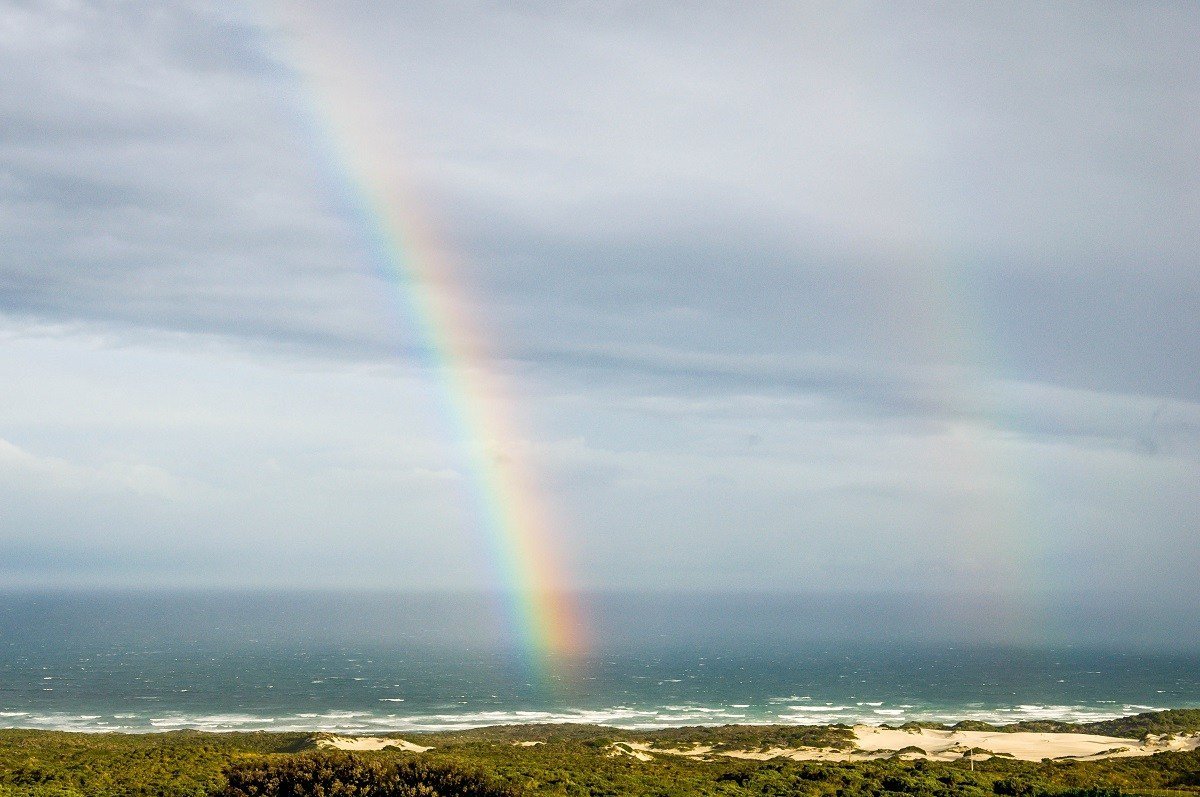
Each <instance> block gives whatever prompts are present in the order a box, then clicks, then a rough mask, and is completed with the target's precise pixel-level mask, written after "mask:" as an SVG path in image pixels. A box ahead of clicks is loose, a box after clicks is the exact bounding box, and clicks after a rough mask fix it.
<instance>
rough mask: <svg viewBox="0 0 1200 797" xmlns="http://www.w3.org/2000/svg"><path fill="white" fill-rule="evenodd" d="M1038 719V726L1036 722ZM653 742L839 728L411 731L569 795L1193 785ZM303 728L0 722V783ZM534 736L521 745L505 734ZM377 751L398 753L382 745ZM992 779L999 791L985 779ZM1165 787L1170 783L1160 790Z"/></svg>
mask: <svg viewBox="0 0 1200 797" xmlns="http://www.w3.org/2000/svg"><path fill="white" fill-rule="evenodd" d="M1038 729H1039V730H1041V729H1042V728H1038ZM1068 729H1069V730H1077V731H1086V732H1090V733H1111V734H1114V735H1121V736H1140V735H1142V734H1143V733H1146V732H1150V733H1161V732H1164V731H1169V732H1180V731H1200V711H1187V712H1162V713H1159V714H1152V715H1139V716H1137V717H1129V718H1125V719H1123V720H1116V721H1113V722H1112V723H1093V724H1089V725H1084V726H1070V727H1069V728H1068ZM618 738H619V739H627V740H632V739H637V740H639V741H646V742H650V743H652V744H656V745H658V746H675V745H688V744H692V743H703V744H712V745H716V746H719V747H726V748H734V747H737V748H762V747H769V746H773V745H776V744H786V745H794V744H799V743H804V744H819V745H823V746H825V745H830V746H836V745H838V744H839V743H842V742H844V740H845V731H844V729H837V728H832V729H830V728H795V727H754V726H729V727H725V728H685V729H674V730H669V731H654V732H626V731H618V730H615V729H613V728H603V727H596V726H570V725H568V726H563V725H557V726H509V727H500V728H486V729H480V730H476V731H463V732H458V733H443V734H428V735H422V736H421V737H420V739H419V740H420V741H421V743H423V744H431V745H435V746H436V749H435V750H434V751H433V752H431V753H426V754H423V755H425V756H428V757H430V758H431V759H433V760H437V761H444V762H448V763H454V764H459V765H463V766H466V767H469V768H474V769H482V770H485V771H487V772H490V773H492V774H494V775H496V776H498V777H500V778H501V779H503V780H505V781H507V782H509V783H511V784H512V785H515V786H518V787H520V788H521V789H523V790H525V791H526V792H527V793H529V794H537V795H542V794H545V795H550V794H571V795H584V794H593V795H622V794H631V795H632V794H638V795H664V796H665V795H684V794H696V795H717V794H720V795H784V794H798V795H829V796H830V797H833V796H834V795H837V794H839V792H840V793H841V795H843V797H853V796H854V795H866V794H883V793H886V792H891V793H908V794H928V795H945V797H953V796H956V795H962V797H982V796H983V795H992V794H996V793H1009V794H1027V793H1030V792H1029V791H1028V790H1029V789H1037V790H1040V791H1042V792H1049V793H1059V792H1067V791H1069V790H1071V789H1087V788H1097V787H1100V788H1119V789H1123V790H1124V791H1126V792H1128V793H1135V794H1159V795H1162V794H1168V793H1171V794H1176V795H1185V794H1187V793H1192V794H1196V795H1197V796H1198V797H1200V753H1164V754H1160V755H1157V756H1151V757H1147V758H1133V759H1113V760H1108V761H1098V762H1058V763H1031V762H1019V761H1009V760H1002V759H995V760H991V761H987V762H981V763H977V764H976V770H975V772H970V771H969V770H968V767H967V765H966V764H965V763H952V764H939V763H934V762H925V761H917V762H902V761H880V762H862V763H854V764H813V763H796V762H790V761H769V762H761V763H760V762H746V761H734V760H730V759H725V760H715V761H711V762H706V761H693V760H688V759H683V758H680V757H678V756H657V757H655V759H654V760H653V761H649V762H643V761H636V760H633V759H631V758H627V757H612V756H610V755H609V754H608V753H609V749H608V744H609V743H610V742H611V741H612V740H614V739H618ZM309 740H310V736H309V735H307V734H298V733H291V734H287V733H231V734H202V733H194V732H177V733H161V734H146V735H121V734H72V733H58V732H50V731H15V730H5V731H0V797H16V796H17V795H21V797H50V796H51V795H58V796H59V797H64V796H66V795H83V794H86V795H96V796H97V797H109V796H110V795H114V796H115V795H151V794H155V795H157V794H161V795H166V796H167V797H183V796H185V795H186V797H199V795H205V794H209V793H211V792H212V791H214V790H216V789H218V788H219V787H220V786H221V784H222V783H223V777H222V774H221V773H222V772H223V770H224V769H225V768H226V767H227V766H228V765H229V764H230V763H231V762H233V761H237V760H246V759H248V758H254V757H261V756H284V755H290V754H293V753H294V752H296V751H298V750H301V749H303V748H305V747H306V746H307V745H308V743H309ZM527 740H539V741H545V742H546V744H542V745H537V746H535V747H522V746H517V745H515V744H514V743H515V742H518V741H527ZM368 755H380V756H393V755H409V754H403V753H396V752H390V751H388V752H383V753H378V754H368ZM997 783H999V786H997ZM997 789H999V791H998V792H997ZM1165 789H1171V790H1175V791H1172V792H1163V791H1160V790H1165Z"/></svg>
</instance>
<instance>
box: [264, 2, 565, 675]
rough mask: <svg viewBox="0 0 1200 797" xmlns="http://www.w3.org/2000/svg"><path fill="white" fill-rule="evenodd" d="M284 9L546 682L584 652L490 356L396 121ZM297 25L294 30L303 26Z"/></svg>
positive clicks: (316, 112) (328, 137) (521, 640)
mask: <svg viewBox="0 0 1200 797" xmlns="http://www.w3.org/2000/svg"><path fill="white" fill-rule="evenodd" d="M298 11H299V10H298V9H297V8H294V7H288V9H287V16H286V17H284V16H283V15H279V16H277V19H285V18H286V19H287V20H288V23H289V24H287V25H285V26H284V37H283V38H284V41H283V42H281V45H282V46H283V49H284V52H285V53H287V54H290V55H291V58H289V59H287V60H289V61H290V62H291V64H292V66H293V69H294V72H295V74H296V75H297V76H298V78H299V81H300V83H301V85H302V91H303V93H304V95H306V99H307V100H308V104H311V106H312V111H311V118H310V120H309V126H310V127H312V128H313V130H314V132H315V133H316V134H317V136H319V137H320V138H322V139H324V143H323V144H322V145H321V147H320V148H321V149H322V150H324V151H323V152H322V153H320V154H321V155H322V156H323V157H329V158H332V160H333V164H334V165H335V167H336V168H337V171H338V172H339V173H340V174H341V182H342V183H343V186H342V187H344V188H345V189H346V190H347V192H348V194H349V198H350V201H351V202H352V204H353V206H354V207H353V210H354V212H355V214H356V216H357V219H358V225H359V229H360V232H361V233H362V234H363V236H364V237H365V238H366V240H367V241H368V243H369V245H370V247H371V250H372V252H373V260H374V261H375V264H376V268H377V271H378V274H379V276H380V277H381V278H382V280H383V282H384V283H385V284H386V285H387V286H389V288H390V293H391V294H392V298H393V300H395V301H397V302H398V304H399V305H400V309H401V312H402V314H403V315H404V316H405V317H406V318H407V319H408V320H409V321H410V322H411V323H412V325H413V327H414V328H415V331H416V335H417V337H418V343H419V349H420V351H421V353H422V356H423V357H424V359H425V365H427V366H428V368H429V369H430V371H431V372H432V373H433V374H436V381H437V385H438V388H439V390H440V393H441V398H442V407H443V415H444V418H445V422H446V426H447V428H448V429H449V430H450V432H451V434H452V435H453V437H454V438H455V440H456V441H457V444H458V450H459V452H460V455H461V458H462V464H463V469H464V471H465V475H466V476H467V479H468V482H469V492H470V501H471V504H472V507H471V509H472V515H473V517H474V518H475V520H476V523H477V526H478V529H479V532H480V534H481V535H482V537H483V538H484V539H485V540H486V543H487V546H488V549H489V555H490V558H491V560H492V561H493V562H494V568H495V576H496V577H497V578H498V579H499V581H500V582H501V584H502V591H503V595H504V604H505V613H506V614H507V622H508V625H509V630H510V631H511V633H512V634H513V635H514V637H515V642H516V644H517V646H518V648H519V650H520V651H521V652H522V654H523V657H524V659H525V661H526V663H527V665H528V666H529V668H530V669H531V671H532V672H533V673H534V674H535V675H537V676H540V677H541V678H543V679H549V678H551V677H552V676H554V675H556V674H561V673H562V672H563V669H562V666H563V665H565V664H567V663H568V662H569V661H570V660H572V659H574V658H575V657H576V656H577V655H578V654H580V653H581V652H583V649H584V643H585V636H586V635H585V633H584V631H583V623H582V621H581V617H580V612H579V608H578V606H577V605H575V602H574V599H573V598H572V596H571V592H570V587H571V583H570V579H569V578H568V577H567V571H566V569H565V568H564V566H563V564H562V558H561V556H560V553H559V551H558V550H557V546H556V540H557V537H558V536H559V535H558V533H557V529H558V528H559V527H558V524H557V523H556V522H555V519H554V518H553V517H552V516H551V514H550V512H549V506H548V502H547V501H546V500H545V497H544V496H543V495H541V494H540V492H539V489H538V480H537V479H536V478H535V477H534V474H532V473H531V472H530V468H529V467H528V465H527V463H526V462H525V461H524V460H525V458H524V457H523V456H522V450H523V448H524V446H523V444H522V442H521V441H522V439H523V438H522V436H521V435H520V434H518V432H517V428H516V426H515V424H514V423H513V420H512V412H511V411H510V408H511V407H512V406H513V404H512V402H511V400H510V399H509V398H508V395H507V391H506V390H505V388H504V385H503V383H502V380H501V378H500V373H499V369H498V366H497V358H496V357H495V355H494V354H493V352H492V351H490V350H489V349H488V347H487V346H486V345H485V344H484V335H483V334H482V332H481V330H480V329H479V328H478V327H477V325H476V323H474V319H473V318H472V315H471V313H472V307H474V306H477V305H475V304H474V303H473V302H472V301H471V300H470V296H469V292H468V291H467V289H466V286H465V285H464V284H463V282H462V281H461V280H460V279H459V278H458V277H457V275H456V269H455V264H454V261H453V258H452V257H451V256H450V254H449V252H448V248H447V247H446V246H445V245H444V243H443V242H442V241H440V240H439V239H438V237H437V236H436V235H434V234H433V233H432V232H431V228H430V226H429V225H428V224H427V223H423V221H422V217H421V214H420V213H419V212H418V206H417V204H416V203H415V202H414V201H413V200H412V198H411V197H410V196H409V195H407V194H406V193H405V191H404V188H405V186H406V185H407V183H408V180H407V179H406V175H405V174H404V173H403V171H402V169H401V168H400V166H399V164H400V161H401V159H400V157H399V152H398V150H399V149H400V148H399V147H398V145H397V138H398V137H397V134H396V130H395V125H394V124H386V123H384V122H382V121H381V120H380V119H378V118H375V117H374V116H373V115H372V113H371V109H372V108H378V107H380V105H381V103H380V102H379V98H377V97H370V96H367V93H366V86H365V81H363V80H361V79H355V75H362V74H364V73H363V72H362V71H357V72H356V71H355V70H353V69H349V68H347V66H348V65H347V63H346V61H345V58H344V56H345V55H346V54H345V53H340V52H339V53H338V57H334V55H333V53H332V52H331V51H330V50H329V49H328V48H327V47H324V46H320V45H322V44H323V43H324V39H323V38H322V37H323V36H324V33H323V32H319V31H320V27H319V26H317V25H314V24H302V23H303V20H299V19H297V18H296V16H295V15H296V14H297V13H298ZM298 23H301V24H298Z"/></svg>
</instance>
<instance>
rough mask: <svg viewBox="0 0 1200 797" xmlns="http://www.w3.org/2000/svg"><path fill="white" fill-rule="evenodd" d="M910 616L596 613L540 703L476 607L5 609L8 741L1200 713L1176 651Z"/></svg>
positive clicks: (322, 603) (286, 601)
mask: <svg viewBox="0 0 1200 797" xmlns="http://www.w3.org/2000/svg"><path fill="white" fill-rule="evenodd" d="M896 603H897V601H896V600H895V599H886V600H884V599H880V600H878V601H876V602H875V603H873V604H871V605H869V606H867V605H865V604H861V603H859V604H854V603H850V604H849V605H847V604H846V602H845V601H843V600H842V599H839V598H836V597H827V598H812V597H807V598H803V597H795V596H792V597H788V596H774V597H755V596H707V597H695V596H692V597H685V596H681V597H675V598H666V597H653V596H650V597H647V596H642V597H635V596H611V595H610V596H597V597H595V598H593V599H592V600H591V601H590V605H591V609H592V619H591V622H592V624H593V629H592V634H593V652H592V654H591V655H590V656H588V657H587V659H586V660H585V661H583V662H582V663H581V664H580V665H579V667H578V668H577V669H576V672H575V674H573V675H572V676H570V677H564V678H563V679H561V680H560V681H559V682H557V683H549V684H547V683H543V682H540V681H539V680H538V679H537V678H536V677H534V674H533V672H532V671H531V670H530V668H529V667H528V666H527V662H526V661H525V660H524V659H523V657H522V655H521V652H520V651H518V650H513V649H512V648H511V647H509V646H508V645H507V644H506V643H505V640H506V637H507V634H506V632H505V630H504V627H503V624H502V623H501V622H500V621H499V619H498V615H497V614H496V612H495V607H494V604H493V602H492V601H490V600H489V599H487V598H484V597H471V596H397V595H391V596H388V595H371V594H363V595H352V594H339V595H320V594H292V595H288V594H225V595H221V594H165V593H161V594H153V595H137V594H124V595H122V594H104V593H92V594H58V595H16V594H10V595H7V596H2V601H0V634H2V636H0V726H3V727H28V728H60V729H71V730H89V731H99V730H129V731H151V730H170V729H179V728H199V729H205V730H249V729H257V728H263V729H278V730H295V729H304V730H307V729H322V730H340V731H347V732H382V731H387V730H400V731H418V730H438V729H448V728H460V727H469V726H478V725H493V724H501V723H509V722H556V721H579V722H598V723H608V724H615V725H622V726H627V727H660V726H668V725H688V724H724V723H740V722H784V723H805V724H807V723H832V722H846V723H852V722H864V721H865V722H872V723H882V722H888V723H899V722H904V721H907V720H912V719H935V720H942V721H954V720H958V719H965V718H972V719H983V720H989V721H1000V722H1005V721H1015V720H1020V719H1034V718H1055V719H1068V720H1081V721H1084V720H1090V719H1104V718H1110V717H1113V716H1118V715H1122V714H1130V713H1136V712H1139V711H1146V710H1151V709H1158V708H1176V707H1195V706H1200V652H1198V651H1197V650H1196V649H1195V647H1194V646H1193V645H1191V644H1178V643H1180V642H1181V640H1179V639H1174V640H1167V641H1170V642H1174V643H1176V644H1163V645H1152V644H1148V643H1147V642H1146V641H1145V640H1144V639H1132V638H1130V635H1129V634H1124V635H1122V634H1119V633H1117V631H1116V630H1115V629H1116V628H1117V626H1118V625H1119V623H1118V622H1117V621H1115V620H1114V621H1113V623H1111V624H1109V625H1110V627H1111V628H1112V629H1114V630H1113V631H1112V633H1111V634H1107V635H1106V634H1105V632H1104V629H1105V627H1106V625H1105V623H1104V622H1096V623H1093V628H1092V630H1091V631H1090V632H1089V633H1090V634H1091V637H1092V638H1080V639H1069V638H1063V639H1059V640H1057V641H1055V640H1051V641H1029V640H1024V641H1020V640H1018V641H1012V640H1005V639H1000V640H997V639H989V638H988V636H989V635H991V636H1004V635H1003V634H1000V633H999V632H1000V630H1001V629H995V631H994V632H989V630H988V629H987V628H986V627H976V625H975V623H976V621H978V622H979V623H982V622H983V621H979V620H978V618H975V619H974V620H972V627H971V628H970V629H968V630H969V631H970V632H971V633H963V629H962V628H956V627H953V626H954V624H953V623H948V622H947V620H946V618H945V617H942V618H940V619H939V618H932V619H929V620H928V621H927V623H926V625H925V627H924V628H922V627H921V623H920V622H917V620H916V619H914V618H915V616H924V617H927V618H929V617H930V615H929V613H928V612H927V611H926V609H925V608H923V607H922V606H921V605H916V606H915V607H914V606H913V605H912V603H911V601H909V602H908V603H906V604H905V605H903V606H897V605H893V604H896ZM914 613H915V614H914ZM958 619H959V620H962V618H958ZM1101 619H1102V618H1101ZM1058 622H1059V624H1060V625H1066V626H1070V625H1071V624H1072V623H1074V626H1075V627H1076V630H1078V629H1079V628H1083V627H1084V626H1087V622H1088V621H1087V619H1086V618H1081V617H1076V618H1074V620H1072V618H1069V617H1068V618H1063V617H1060V618H1058ZM1132 625H1133V626H1134V627H1136V623H1134V624H1132ZM1184 630H1185V631H1186V628H1185V629H1184ZM1006 633H1008V632H1007V631H1006ZM1164 633H1166V632H1164ZM1171 633H1172V634H1174V635H1175V636H1178V634H1179V633H1180V631H1179V630H1178V629H1176V630H1174V631H1172V632H1171ZM1010 635H1011V634H1010ZM1059 636H1060V637H1062V636H1063V635H1062V634H1059ZM1182 642H1183V643H1187V642H1188V640H1186V639H1184V640H1182Z"/></svg>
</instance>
